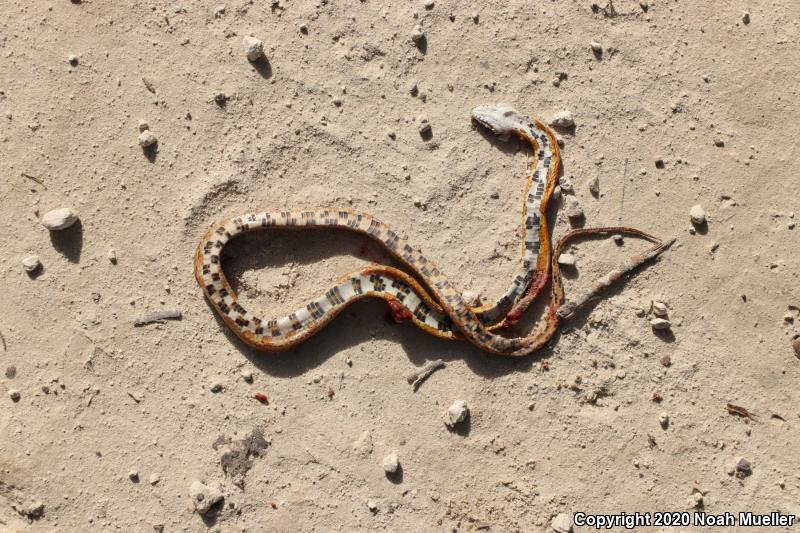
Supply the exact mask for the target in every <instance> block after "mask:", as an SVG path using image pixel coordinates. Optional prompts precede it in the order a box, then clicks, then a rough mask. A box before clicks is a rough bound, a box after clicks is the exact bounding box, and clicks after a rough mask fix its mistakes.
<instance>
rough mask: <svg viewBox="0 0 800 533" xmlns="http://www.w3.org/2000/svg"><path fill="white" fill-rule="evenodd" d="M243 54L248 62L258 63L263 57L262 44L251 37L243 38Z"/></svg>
mask: <svg viewBox="0 0 800 533" xmlns="http://www.w3.org/2000/svg"><path fill="white" fill-rule="evenodd" d="M244 53H245V55H246V56H247V59H249V60H250V61H258V60H259V59H260V58H261V56H263V55H264V43H262V42H261V40H260V39H256V38H255V37H253V36H252V35H247V36H245V38H244Z"/></svg>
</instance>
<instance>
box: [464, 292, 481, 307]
mask: <svg viewBox="0 0 800 533" xmlns="http://www.w3.org/2000/svg"><path fill="white" fill-rule="evenodd" d="M461 297H462V298H463V299H464V302H466V304H467V305H468V306H470V307H478V306H480V305H481V303H482V302H481V300H482V297H481V293H480V292H478V291H470V290H466V291H464V292H462V293H461Z"/></svg>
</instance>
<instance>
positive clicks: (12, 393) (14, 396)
mask: <svg viewBox="0 0 800 533" xmlns="http://www.w3.org/2000/svg"><path fill="white" fill-rule="evenodd" d="M8 397H9V398H11V401H12V402H18V401H19V399H20V394H19V391H18V390H17V389H9V390H8Z"/></svg>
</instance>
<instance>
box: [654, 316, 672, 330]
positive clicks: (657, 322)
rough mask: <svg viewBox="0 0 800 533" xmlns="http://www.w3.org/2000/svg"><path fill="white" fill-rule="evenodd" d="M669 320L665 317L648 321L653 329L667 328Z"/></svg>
mask: <svg viewBox="0 0 800 533" xmlns="http://www.w3.org/2000/svg"><path fill="white" fill-rule="evenodd" d="M669 326H670V324H669V320H667V319H665V318H654V319H653V320H651V321H650V327H652V328H653V329H669Z"/></svg>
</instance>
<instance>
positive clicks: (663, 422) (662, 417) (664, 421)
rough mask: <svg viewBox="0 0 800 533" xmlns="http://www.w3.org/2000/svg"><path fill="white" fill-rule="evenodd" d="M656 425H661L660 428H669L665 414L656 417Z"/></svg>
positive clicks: (667, 417)
mask: <svg viewBox="0 0 800 533" xmlns="http://www.w3.org/2000/svg"><path fill="white" fill-rule="evenodd" d="M658 423H659V424H661V427H662V428H664V429H667V427H669V415H668V414H667V413H661V414H660V415H658Z"/></svg>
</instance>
